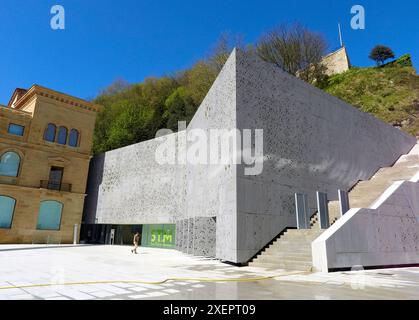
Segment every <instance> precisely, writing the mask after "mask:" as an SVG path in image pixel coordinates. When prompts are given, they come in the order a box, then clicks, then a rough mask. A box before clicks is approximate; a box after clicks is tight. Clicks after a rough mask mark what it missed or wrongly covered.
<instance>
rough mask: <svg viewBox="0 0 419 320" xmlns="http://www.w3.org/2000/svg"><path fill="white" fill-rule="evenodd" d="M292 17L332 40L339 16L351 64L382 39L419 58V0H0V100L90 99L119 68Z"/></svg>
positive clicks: (364, 59)
mask: <svg viewBox="0 0 419 320" xmlns="http://www.w3.org/2000/svg"><path fill="white" fill-rule="evenodd" d="M55 4H59V5H62V6H64V8H65V19H66V20H65V30H52V29H51V27H50V19H51V18H52V16H53V15H52V14H51V13H50V10H51V7H52V6H53V5H55ZM356 4H361V5H363V6H364V7H365V11H366V28H365V30H353V29H352V28H351V25H350V21H351V18H352V15H351V13H350V10H351V7H352V6H353V5H356ZM293 21H299V22H301V23H303V24H304V25H306V26H308V27H309V28H310V29H313V30H316V31H319V32H322V33H324V34H325V36H326V38H327V40H328V41H329V45H330V49H331V50H332V49H336V48H337V47H338V46H339V38H338V31H337V23H338V22H339V21H340V22H341V24H342V32H343V37H344V42H345V44H346V46H347V48H348V51H349V56H350V59H351V62H352V63H353V64H354V65H357V66H367V65H371V64H372V61H370V60H369V59H368V53H369V51H370V49H371V48H372V47H373V46H374V45H376V44H385V45H388V46H390V47H391V48H392V49H393V50H394V51H395V53H396V55H398V56H400V55H402V54H404V53H411V54H412V56H413V61H414V64H415V66H416V67H419V1H418V0H404V1H400V2H397V1H390V0H381V1H374V0H361V1H347V0H319V1H308V0H283V1H281V0H255V1H253V0H252V1H246V0H232V1H229V0H195V1H190V0H170V1H169V0H164V1H163V0H119V1H116V0H112V1H111V0H54V1H50V0H24V1H23V0H0V41H1V42H0V103H2V104H6V103H7V102H8V100H9V97H10V95H11V93H12V91H13V90H14V89H15V88H16V87H22V88H28V87H30V86H31V85H32V84H33V83H37V84H40V85H43V86H47V87H50V88H52V89H55V90H58V91H62V92H65V93H69V94H72V95H75V96H79V97H81V98H85V99H90V98H93V97H95V96H96V95H97V94H98V92H99V91H100V90H101V89H103V88H104V87H106V86H108V85H109V84H110V83H112V82H113V81H114V80H115V79H118V78H123V79H125V80H127V81H129V82H140V81H142V80H143V79H144V78H145V77H148V76H159V75H164V74H170V73H173V72H174V71H178V70H181V69H184V68H187V67H189V66H191V65H192V64H193V63H194V62H195V61H196V60H198V59H199V58H201V57H203V56H205V55H206V54H207V53H208V51H209V50H210V49H211V48H212V47H213V46H214V44H215V43H216V41H217V39H218V38H219V36H220V34H221V33H222V32H225V31H228V32H230V33H232V34H241V35H242V36H243V37H244V40H245V43H250V42H254V41H256V40H257V39H258V38H259V36H260V34H261V33H262V32H263V31H266V30H268V29H270V28H271V27H273V26H275V25H277V24H280V23H282V22H293Z"/></svg>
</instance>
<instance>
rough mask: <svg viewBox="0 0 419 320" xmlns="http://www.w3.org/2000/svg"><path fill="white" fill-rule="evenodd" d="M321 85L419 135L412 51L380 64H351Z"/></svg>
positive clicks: (417, 78) (418, 87)
mask: <svg viewBox="0 0 419 320" xmlns="http://www.w3.org/2000/svg"><path fill="white" fill-rule="evenodd" d="M322 89H323V90H325V91H326V92H328V93H330V94H332V95H334V96H336V97H338V98H340V99H342V100H344V101H346V102H348V103H350V104H352V105H354V106H356V107H358V108H359V109H360V110H362V111H364V112H368V113H371V114H373V115H374V116H376V117H378V118H379V119H381V120H383V121H385V122H387V123H390V124H392V125H394V126H397V127H400V128H401V129H402V130H404V131H406V132H408V133H410V134H412V135H419V76H418V75H417V74H416V71H415V69H414V68H413V67H412V63H411V59H410V55H405V56H402V57H400V58H399V59H397V60H395V61H393V62H390V63H388V64H386V65H383V66H381V67H370V68H351V69H350V70H348V71H346V72H344V73H341V74H337V75H334V76H331V77H330V78H329V79H328V81H327V84H326V85H325V86H324V87H323V88H322Z"/></svg>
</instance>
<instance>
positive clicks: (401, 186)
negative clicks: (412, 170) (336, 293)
mask: <svg viewBox="0 0 419 320" xmlns="http://www.w3.org/2000/svg"><path fill="white" fill-rule="evenodd" d="M418 180H419V173H418V174H417V175H416V177H415V178H413V179H412V180H411V181H398V182H395V183H394V184H393V185H392V186H391V187H390V188H389V189H388V190H387V191H386V192H385V193H384V194H383V195H382V196H381V197H380V199H378V200H377V201H376V203H375V204H373V205H372V206H371V207H370V208H363V209H351V210H350V211H348V212H347V213H346V214H345V215H344V216H343V217H342V218H341V219H339V220H338V221H337V222H336V223H335V224H334V225H333V226H331V227H330V228H329V229H328V230H326V231H325V232H324V233H323V234H322V235H321V236H320V237H319V238H317V239H316V240H315V241H314V242H313V243H312V251H313V265H314V267H315V268H316V269H317V270H319V271H323V272H328V270H329V269H336V268H351V267H353V266H359V265H361V266H364V267H371V266H392V265H393V266H394V265H403V264H419V182H418Z"/></svg>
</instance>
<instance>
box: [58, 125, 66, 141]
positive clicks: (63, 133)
mask: <svg viewBox="0 0 419 320" xmlns="http://www.w3.org/2000/svg"><path fill="white" fill-rule="evenodd" d="M58 143H59V144H63V145H65V144H67V128H66V127H60V128H59V129H58Z"/></svg>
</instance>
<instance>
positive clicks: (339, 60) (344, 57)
mask: <svg viewBox="0 0 419 320" xmlns="http://www.w3.org/2000/svg"><path fill="white" fill-rule="evenodd" d="M322 64H323V65H324V66H325V67H326V70H325V73H326V74H327V75H328V76H331V75H334V74H338V73H342V72H345V71H348V70H349V68H350V67H351V63H350V61H349V57H348V53H347V51H346V47H342V48H339V49H338V50H336V51H334V52H332V53H329V54H328V55H327V56H325V57H324V58H323V59H322Z"/></svg>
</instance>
